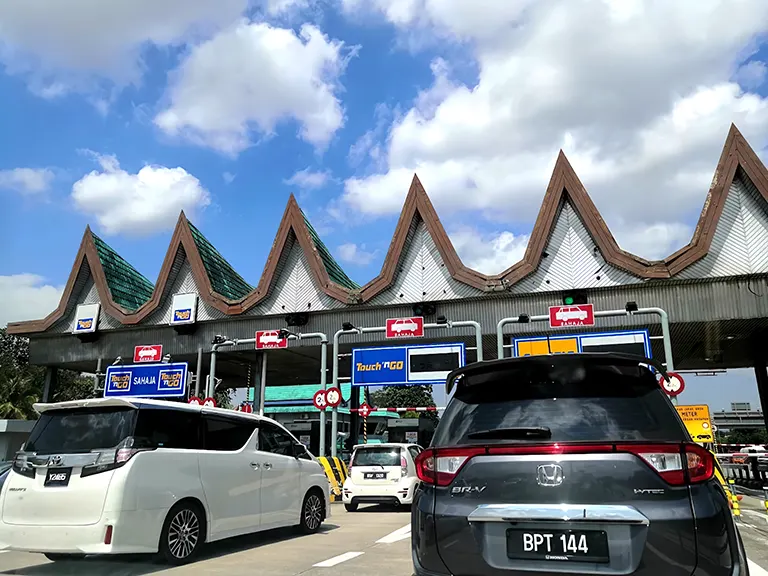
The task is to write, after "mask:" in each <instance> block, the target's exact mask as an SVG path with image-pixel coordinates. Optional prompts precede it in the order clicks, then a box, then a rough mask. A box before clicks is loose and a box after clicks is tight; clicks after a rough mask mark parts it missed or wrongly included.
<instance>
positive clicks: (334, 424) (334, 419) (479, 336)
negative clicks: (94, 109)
mask: <svg viewBox="0 0 768 576" xmlns="http://www.w3.org/2000/svg"><path fill="white" fill-rule="evenodd" d="M466 327H472V328H474V330H475V342H476V348H477V360H478V362H480V361H482V359H483V329H482V326H480V323H479V322H475V321H474V320H456V321H455V322H453V321H450V320H449V321H447V322H443V323H439V324H437V323H433V324H424V329H425V330H427V329H432V328H446V329H448V328H466ZM386 331H387V327H386V326H370V327H366V328H353V329H352V330H338V331H337V332H336V333H335V334H334V335H333V375H332V380H331V381H332V386H334V387H338V385H339V340H340V338H341V336H342V334H373V333H376V332H386ZM355 388H356V387H355V386H352V394H359V393H360V391H359V390H355ZM324 413H325V410H323V411H322V412H321V413H320V450H321V451H320V455H321V456H324V455H325V454H324V452H323V449H324V446H325V419H324V418H323V415H324ZM338 418H339V417H338V407H334V408H333V411H332V413H331V433H332V434H334V437H333V443H332V444H331V456H332V457H335V456H336V453H337V448H336V436H335V434H336V431H337V430H338ZM349 435H350V437H351V438H353V443H354V444H357V439H358V431H357V430H350V432H349ZM353 435H354V436H353Z"/></svg>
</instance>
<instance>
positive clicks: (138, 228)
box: [72, 155, 211, 237]
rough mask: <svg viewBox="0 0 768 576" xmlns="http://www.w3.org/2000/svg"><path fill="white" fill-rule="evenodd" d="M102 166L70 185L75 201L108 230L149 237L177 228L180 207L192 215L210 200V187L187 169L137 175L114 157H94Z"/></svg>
mask: <svg viewBox="0 0 768 576" xmlns="http://www.w3.org/2000/svg"><path fill="white" fill-rule="evenodd" d="M96 159H97V160H98V162H99V164H100V166H101V170H100V171H96V170H94V171H93V172H91V173H90V174H87V175H85V176H83V177H82V178H81V179H80V180H78V181H77V182H75V184H74V185H73V186H72V199H73V200H74V202H75V205H76V206H77V207H78V209H80V210H81V211H82V212H85V213H87V214H90V215H92V216H94V217H95V218H96V220H97V221H98V223H99V227H100V228H101V230H103V231H104V234H107V235H114V234H125V235H128V236H137V237H138V236H147V235H150V234H153V233H155V232H159V231H163V230H168V229H171V228H173V226H174V224H175V222H176V220H177V218H178V216H179V212H180V211H181V210H185V211H187V215H188V216H190V217H192V218H194V214H195V212H196V211H198V210H199V209H202V208H204V207H206V206H208V205H209V204H210V203H211V199H210V195H209V193H208V190H206V189H205V188H203V186H202V184H201V183H200V181H199V180H198V179H197V178H195V177H194V176H192V174H190V173H188V172H187V171H186V170H184V169H183V168H166V167H165V166H144V167H143V168H142V169H141V170H139V171H138V173H136V174H129V173H128V172H126V171H125V170H123V169H121V168H120V164H119V163H118V161H117V158H115V157H114V156H100V155H96Z"/></svg>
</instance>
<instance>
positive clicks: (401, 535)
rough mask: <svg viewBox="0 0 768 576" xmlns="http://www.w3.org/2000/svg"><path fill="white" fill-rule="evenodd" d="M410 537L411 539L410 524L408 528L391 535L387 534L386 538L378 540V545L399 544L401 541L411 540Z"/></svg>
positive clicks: (400, 529) (399, 529)
mask: <svg viewBox="0 0 768 576" xmlns="http://www.w3.org/2000/svg"><path fill="white" fill-rule="evenodd" d="M410 537H411V525H410V524H408V525H407V526H403V527H402V528H398V529H397V530H395V531H394V532H392V533H391V534H387V535H386V536H384V538H381V539H379V540H376V544H392V543H394V542H399V541H400V540H405V539H406V538H410Z"/></svg>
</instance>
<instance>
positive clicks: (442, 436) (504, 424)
mask: <svg viewBox="0 0 768 576" xmlns="http://www.w3.org/2000/svg"><path fill="white" fill-rule="evenodd" d="M495 430H496V431H498V434H494V432H493V431H495ZM534 430H540V432H533V431H534ZM544 431H546V433H545V432H544ZM523 432H525V433H523ZM547 436H549V437H547ZM685 439H686V433H685V429H684V428H683V426H682V424H681V423H680V422H679V418H678V417H677V415H676V413H675V410H674V408H673V407H672V406H671V405H670V403H669V401H668V400H667V399H666V398H665V396H664V393H663V391H662V390H661V387H660V386H659V385H658V383H657V382H656V379H655V377H654V376H653V374H652V373H651V372H650V371H649V370H648V369H647V368H645V367H641V366H637V365H635V366H632V365H621V364H619V365H611V364H608V365H606V364H595V363H592V362H579V361H577V360H576V359H573V360H570V361H549V362H545V361H538V362H525V361H522V362H520V363H517V364H514V363H513V364H507V365H505V366H500V367H489V368H488V369H486V370H483V371H477V372H475V373H468V374H466V375H465V377H463V378H462V379H461V380H460V384H459V385H458V388H457V390H456V393H455V394H454V397H453V399H452V400H451V402H450V403H449V404H448V407H447V408H446V410H445V414H444V415H443V417H442V419H441V421H440V425H439V426H438V428H437V431H436V433H435V437H434V439H433V445H435V446H446V445H457V444H476V443H478V442H482V443H493V442H507V443H508V442H510V441H513V442H541V441H548V442H549V441H551V442H604V441H684V440H685Z"/></svg>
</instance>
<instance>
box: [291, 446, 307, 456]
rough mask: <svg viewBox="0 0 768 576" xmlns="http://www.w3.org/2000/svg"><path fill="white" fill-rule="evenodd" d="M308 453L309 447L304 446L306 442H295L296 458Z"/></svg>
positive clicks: (294, 452) (294, 453)
mask: <svg viewBox="0 0 768 576" xmlns="http://www.w3.org/2000/svg"><path fill="white" fill-rule="evenodd" d="M306 453H307V448H306V446H304V444H294V445H293V457H294V458H301V457H302V456H304V455H305V454H306Z"/></svg>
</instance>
